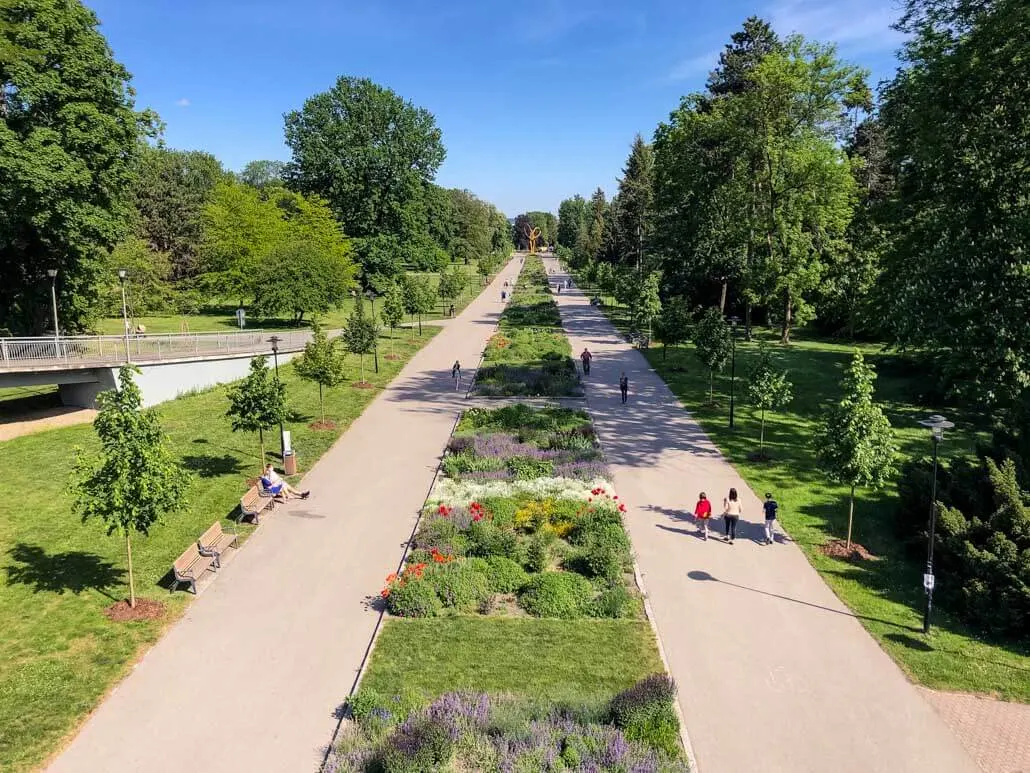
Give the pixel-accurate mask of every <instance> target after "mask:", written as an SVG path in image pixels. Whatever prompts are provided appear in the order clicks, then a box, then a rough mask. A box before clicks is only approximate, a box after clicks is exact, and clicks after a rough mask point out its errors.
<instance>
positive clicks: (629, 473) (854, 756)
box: [545, 259, 979, 773]
mask: <svg viewBox="0 0 1030 773" xmlns="http://www.w3.org/2000/svg"><path fill="white" fill-rule="evenodd" d="M545 262H546V263H547V264H548V266H550V267H554V268H555V270H556V275H557V273H558V272H560V269H559V268H558V264H557V261H554V260H553V259H552V260H545ZM557 301H558V305H559V308H560V310H561V314H562V322H563V325H564V327H565V331H566V333H567V334H568V337H569V342H570V343H571V345H572V350H573V354H574V356H577V357H578V355H579V353H580V352H581V351H582V350H583V348H584V347H586V348H589V349H590V351H591V352H592V353H593V355H594V361H593V366H592V368H591V374H590V376H589V377H587V378H585V379H584V381H585V383H586V387H587V401H588V406H589V411H590V413H591V415H592V416H593V419H594V422H595V426H596V429H597V433H598V437H599V438H600V440H601V444H602V447H603V448H604V451H605V455H606V456H607V458H608V462H609V464H610V466H611V469H612V472H613V473H614V478H615V480H614V483H615V487H616V490H618V491H619V494H620V496H621V497H622V499H623V501H624V502H625V503H626V505H627V507H628V508H629V512H628V513H627V518H626V524H627V528H628V530H629V533H630V538H631V539H632V541H633V548H634V551H635V553H636V559H637V563H638V565H639V566H640V570H641V573H642V574H643V576H644V582H645V584H646V588H647V592H648V597H649V599H650V602H651V606H652V608H653V610H654V614H655V622H656V625H657V628H658V633H659V636H660V637H661V640H662V645H663V647H664V649H665V653H666V655H667V657H668V660H669V665H670V668H671V670H672V675H673V677H674V678H675V679H676V682H677V684H678V685H679V692H680V705H681V707H682V709H683V714H684V718H685V720H686V725H687V730H688V732H689V734H690V740H691V743H692V745H693V748H694V753H695V754H696V756H697V763H698V769H699V770H700V771H701V773H743V772H744V771H747V772H748V773H758V772H761V771H768V773H774V772H776V773H778V772H780V771H782V772H784V773H787V772H789V773H824V772H825V771H834V772H835V773H852V772H853V773H873V772H876V773H925V772H927V771H933V773H976V772H977V771H978V770H979V768H978V766H977V765H976V764H975V763H974V762H973V761H972V759H971V758H970V757H969V755H968V754H967V753H966V751H965V750H964V749H963V747H962V746H961V745H960V744H959V742H958V740H957V739H956V738H955V737H954V736H953V735H952V733H951V731H950V730H949V729H948V727H947V726H946V725H945V724H944V722H943V721H942V720H941V719H940V717H939V716H938V715H937V714H936V713H935V712H934V710H933V709H932V708H931V706H930V705H929V704H928V703H927V702H926V700H924V698H923V697H922V695H921V694H920V693H919V691H918V690H917V689H916V688H915V687H914V686H913V685H911V684H910V683H909V682H908V681H907V680H906V679H905V677H904V675H903V674H902V673H901V671H900V670H899V669H898V668H897V666H896V665H895V664H894V663H893V661H891V659H890V658H889V657H888V656H887V655H886V654H885V653H884V652H883V651H882V650H881V649H880V648H879V646H878V645H877V644H876V642H875V641H874V640H873V639H872V638H871V637H870V636H869V635H868V634H867V633H866V632H865V630H864V629H863V628H862V626H861V625H860V623H859V622H858V621H857V620H855V619H854V617H853V616H852V615H851V613H850V612H849V611H848V609H847V608H846V607H845V606H844V605H843V604H842V603H841V602H840V600H839V599H837V597H836V596H835V595H834V594H833V593H832V591H830V589H829V588H828V587H827V586H826V585H825V583H823V581H822V580H821V579H820V578H819V575H818V574H817V573H816V572H815V570H814V569H812V568H811V566H810V565H809V564H808V561H807V560H806V559H805V557H804V555H803V554H802V552H801V550H800V549H799V548H797V547H796V546H795V545H793V544H792V543H789V542H784V541H783V540H782V539H781V540H780V541H779V542H777V544H776V545H774V546H772V547H768V546H764V545H760V544H759V540H760V539H762V538H763V537H764V526H763V525H762V515H761V513H762V510H761V505H760V502H759V499H758V497H757V496H756V494H755V493H754V492H752V491H750V490H749V489H748V488H747V487H746V485H745V484H744V482H743V480H742V479H741V478H740V477H739V476H738V475H737V473H736V471H735V470H734V469H733V467H732V466H731V465H730V464H729V462H727V461H726V460H725V459H724V458H723V457H722V456H721V455H720V453H719V451H718V449H717V448H716V447H715V445H714V444H713V443H712V442H711V441H710V440H709V439H708V437H707V436H706V435H705V434H704V432H703V431H702V430H701V428H700V426H699V425H698V424H697V423H696V422H695V421H694V420H693V419H692V418H691V417H690V415H689V414H688V413H687V412H686V411H685V410H684V409H683V407H682V406H681V405H680V404H679V402H678V400H677V399H676V397H675V396H674V395H673V394H672V392H671V391H670V390H669V389H668V387H667V386H666V385H665V383H664V382H663V381H662V380H661V379H660V378H659V377H658V375H657V374H656V373H655V372H654V371H653V370H651V368H650V366H649V365H648V364H647V361H646V360H645V359H644V357H643V356H642V355H641V354H640V353H638V352H636V351H635V350H634V349H633V348H632V347H631V346H630V345H629V344H628V343H626V342H625V341H624V340H623V339H622V337H621V336H620V335H619V334H618V332H617V331H616V330H615V329H614V327H612V325H611V324H610V323H609V322H608V320H607V319H606V318H605V317H604V315H603V314H602V312H601V311H600V310H598V309H595V308H594V307H592V306H590V305H589V302H588V299H587V298H586V297H585V296H584V295H583V294H582V293H581V292H579V291H578V290H572V291H567V292H563V293H561V294H560V295H558V296H557ZM622 371H625V372H626V374H627V376H628V378H629V384H630V393H629V394H630V397H629V403H628V404H627V405H625V406H624V405H621V403H620V399H619V388H618V380H619V375H620V373H621V372H622ZM731 486H735V487H736V488H737V490H738V491H739V492H740V496H741V500H742V503H743V507H744V517H743V519H742V522H741V524H740V526H739V527H738V530H737V536H738V539H737V540H736V544H734V545H732V546H731V545H728V544H726V543H724V542H722V541H720V540H715V539H709V541H708V542H702V541H701V540H700V539H698V538H696V537H695V536H694V531H695V529H694V525H693V522H692V520H691V517H690V512H691V511H692V509H693V505H694V501H695V500H696V497H697V494H698V492H700V491H705V492H707V493H708V496H709V498H710V499H711V500H712V501H713V508H715V509H716V512H718V508H719V507H721V502H722V498H723V497H724V496H725V495H726V492H727V491H728V490H729V488H730V487H731ZM716 526H719V527H721V524H719V523H718V522H717V523H716Z"/></svg>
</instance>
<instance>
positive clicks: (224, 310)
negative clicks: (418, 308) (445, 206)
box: [97, 263, 483, 335]
mask: <svg viewBox="0 0 1030 773" xmlns="http://www.w3.org/2000/svg"><path fill="white" fill-rule="evenodd" d="M465 269H466V270H467V272H468V274H469V285H468V288H467V289H466V290H465V292H464V293H462V295H461V297H460V298H458V299H456V300H455V301H454V313H455V314H457V313H459V312H460V311H461V310H462V309H464V308H465V307H466V306H467V305H468V304H469V302H470V301H471V300H472V299H473V298H475V297H476V296H477V295H478V294H479V293H480V292H481V291H482V289H483V278H482V277H481V276H480V275H479V274H478V273H477V271H476V265H475V264H474V263H473V264H469V265H468V266H465ZM409 273H412V274H416V275H418V276H429V277H431V278H432V279H433V280H434V281H435V282H439V278H440V275H439V274H436V273H422V272H409ZM446 305H449V304H444V303H443V302H438V303H437V305H436V307H435V309H434V310H433V311H432V312H431V313H429V314H426V315H425V316H423V317H422V321H423V322H425V321H427V320H439V319H443V318H444V311H445V306H446ZM353 308H354V300H353V299H352V298H347V299H346V300H345V301H344V302H343V303H342V304H341V305H340V307H339V308H336V309H333V310H332V311H330V312H329V313H328V314H324V315H322V316H321V317H320V321H321V322H322V324H323V326H324V327H327V328H329V329H334V328H340V327H343V325H344V323H345V322H346V321H347V317H348V316H349V315H350V313H351V311H352V310H353ZM381 309H382V306H381V305H380V301H379V300H378V299H377V301H376V317H378V316H379V312H380V310H381ZM365 310H366V312H367V311H368V310H369V306H368V305H367V304H366V306H365ZM133 321H134V323H135V324H142V325H144V326H145V327H146V329H147V332H148V333H182V332H190V333H198V332H208V331H212V332H221V331H233V330H239V326H238V325H237V324H236V303H235V301H234V302H221V303H219V302H213V303H211V304H210V305H208V306H205V307H203V308H202V309H201V311H200V312H199V313H197V314H188V315H180V314H161V315H155V316H144V317H135V318H134V320H133ZM122 324H123V323H122V318H121V317H111V318H108V319H102V320H100V321H99V322H98V324H97V332H98V333H102V334H105V335H121V334H122ZM308 324H310V321H309V320H308V319H307V318H305V321H304V325H308ZM294 327H295V326H294V324H293V322H292V321H291V320H289V319H286V318H280V317H269V318H261V317H259V316H256V315H253V314H252V313H251V312H250V310H249V309H248V310H247V328H248V329H255V330H282V329H293V328H294Z"/></svg>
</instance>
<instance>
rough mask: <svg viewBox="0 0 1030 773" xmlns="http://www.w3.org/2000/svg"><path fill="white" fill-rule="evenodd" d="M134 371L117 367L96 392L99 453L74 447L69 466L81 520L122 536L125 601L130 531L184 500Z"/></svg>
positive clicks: (132, 592) (183, 477) (183, 479)
mask: <svg viewBox="0 0 1030 773" xmlns="http://www.w3.org/2000/svg"><path fill="white" fill-rule="evenodd" d="M138 372H139V371H138V370H137V369H136V368H134V367H132V366H128V365H127V366H125V367H123V368H121V369H120V370H119V371H118V388H117V389H111V390H108V391H106V392H101V393H100V394H99V395H98V396H97V408H98V412H97V416H96V418H95V419H94V420H93V429H94V430H95V431H96V433H97V437H98V438H99V439H100V453H99V454H95V455H90V454H85V453H82V452H80V453H79V455H78V457H77V460H76V465H75V478H74V480H75V493H76V500H75V507H76V509H77V510H78V512H79V514H80V515H81V516H82V520H83V521H86V520H88V519H90V518H100V519H101V520H103V521H104V523H106V524H107V533H108V534H113V533H115V532H121V534H122V536H124V537H125V557H126V560H127V562H128V565H129V606H130V607H135V606H136V583H135V579H134V577H133V571H132V533H133V532H137V533H139V534H144V535H145V534H149V533H150V529H151V527H153V525H154V524H155V523H157V521H158V520H160V518H161V517H162V516H163V515H164V514H166V513H168V512H170V511H172V510H175V509H177V508H180V507H182V506H183V504H185V494H186V489H187V487H188V485H189V478H188V477H187V474H186V471H185V470H184V469H182V467H181V466H180V465H179V463H178V462H177V461H176V459H175V458H174V457H173V455H172V453H171V450H170V449H169V448H168V444H167V441H166V440H165V437H164V433H163V432H162V431H161V423H160V421H159V420H158V418H157V414H156V413H155V412H154V411H153V410H143V407H142V406H143V394H142V393H141V392H140V389H139V387H138V386H137V385H136V382H135V380H134V379H133V373H138Z"/></svg>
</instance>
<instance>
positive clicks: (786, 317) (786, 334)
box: [780, 295, 793, 344]
mask: <svg viewBox="0 0 1030 773" xmlns="http://www.w3.org/2000/svg"><path fill="white" fill-rule="evenodd" d="M792 308H793V303H791V300H790V296H789V295H788V296H787V303H786V304H785V305H784V307H783V329H782V335H781V336H780V343H782V344H789V343H790V312H791V309H792Z"/></svg>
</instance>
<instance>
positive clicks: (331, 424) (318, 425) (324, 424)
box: [308, 420, 336, 430]
mask: <svg viewBox="0 0 1030 773" xmlns="http://www.w3.org/2000/svg"><path fill="white" fill-rule="evenodd" d="M308 429H313V430H327V429H336V422H335V421H329V420H326V421H316V422H315V423H314V424H308Z"/></svg>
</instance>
